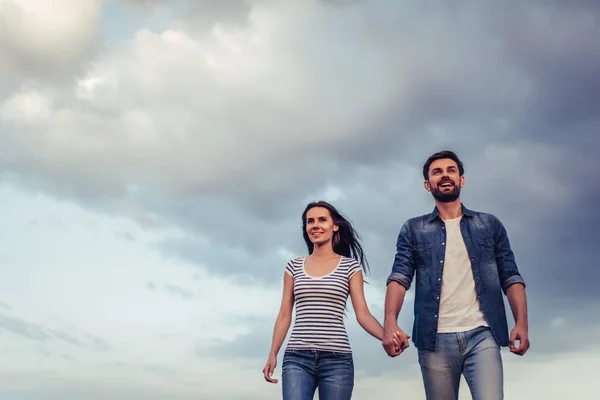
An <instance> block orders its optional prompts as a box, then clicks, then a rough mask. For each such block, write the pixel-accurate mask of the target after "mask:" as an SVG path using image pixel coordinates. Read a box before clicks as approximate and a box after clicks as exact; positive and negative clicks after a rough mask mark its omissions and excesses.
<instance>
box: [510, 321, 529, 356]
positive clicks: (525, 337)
mask: <svg viewBox="0 0 600 400" xmlns="http://www.w3.org/2000/svg"><path fill="white" fill-rule="evenodd" d="M517 340H518V341H519V346H518V347H517V346H515V341H517ZM529 345H530V343H529V334H528V333H527V326H525V325H522V324H521V325H520V324H517V325H515V327H514V328H513V330H512V331H511V332H510V342H509V348H510V352H511V353H514V354H516V355H518V356H522V355H524V354H525V353H526V352H527V350H529Z"/></svg>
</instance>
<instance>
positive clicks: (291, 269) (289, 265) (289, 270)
mask: <svg viewBox="0 0 600 400" xmlns="http://www.w3.org/2000/svg"><path fill="white" fill-rule="evenodd" d="M294 269H295V268H294V260H290V261H288V263H287V265H286V266H285V272H287V274H288V275H289V276H291V277H292V278H293V277H294Z"/></svg>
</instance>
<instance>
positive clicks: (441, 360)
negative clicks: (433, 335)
mask: <svg viewBox="0 0 600 400" xmlns="http://www.w3.org/2000/svg"><path fill="white" fill-rule="evenodd" d="M419 364H420V365H421V373H422V374H423V383H424V385H425V393H426V395H427V400H457V399H458V387H459V384H460V376H461V374H463V375H464V377H465V380H466V381H467V384H468V385H469V389H470V390H471V396H472V397H473V400H502V399H503V396H504V393H503V379H504V378H503V369H502V358H501V356H500V347H499V346H498V344H497V343H496V340H495V339H494V336H493V335H492V331H491V330H490V329H489V328H485V327H480V328H476V329H473V330H470V331H467V332H459V333H438V334H437V348H436V350H435V351H431V350H419Z"/></svg>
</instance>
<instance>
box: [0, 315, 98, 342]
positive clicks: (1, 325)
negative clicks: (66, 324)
mask: <svg viewBox="0 0 600 400" xmlns="http://www.w3.org/2000/svg"><path fill="white" fill-rule="evenodd" d="M0 330H4V331H7V332H11V333H13V334H15V335H19V336H22V337H25V338H27V339H30V340H34V341H37V342H44V343H45V342H50V341H51V340H53V339H59V340H60V341H63V342H65V343H68V344H70V345H73V346H77V347H83V348H91V349H94V350H108V349H109V346H108V344H107V343H106V342H104V341H103V340H102V339H100V338H98V337H96V336H94V335H91V334H87V333H86V334H83V336H84V338H77V337H75V336H73V335H71V334H69V333H66V332H63V331H61V330H58V329H50V328H45V327H42V326H40V325H37V324H35V323H32V322H28V321H25V320H22V319H19V318H16V317H12V316H9V315H6V314H2V313H0ZM44 351H45V350H44Z"/></svg>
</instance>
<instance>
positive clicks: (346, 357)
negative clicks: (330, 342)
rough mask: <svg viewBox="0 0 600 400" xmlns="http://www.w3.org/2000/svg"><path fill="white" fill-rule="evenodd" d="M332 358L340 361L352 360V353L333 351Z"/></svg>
mask: <svg viewBox="0 0 600 400" xmlns="http://www.w3.org/2000/svg"><path fill="white" fill-rule="evenodd" d="M333 356H334V357H335V358H339V359H342V360H352V353H348V352H344V351H334V352H333Z"/></svg>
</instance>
